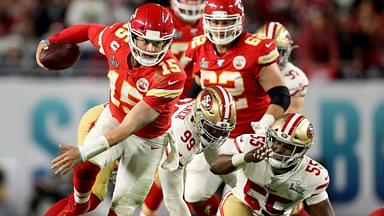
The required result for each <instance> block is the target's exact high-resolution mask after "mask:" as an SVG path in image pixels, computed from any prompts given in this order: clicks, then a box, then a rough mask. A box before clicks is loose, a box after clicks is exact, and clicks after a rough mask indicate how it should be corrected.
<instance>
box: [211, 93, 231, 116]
mask: <svg viewBox="0 0 384 216" xmlns="http://www.w3.org/2000/svg"><path fill="white" fill-rule="evenodd" d="M215 88H217V89H218V91H217V92H218V93H219V95H220V97H221V100H222V101H224V104H222V109H221V115H220V116H221V117H222V118H221V120H222V121H228V120H229V117H230V116H231V106H232V97H231V95H229V93H228V92H227V91H226V90H225V89H224V88H223V87H221V86H216V87H215Z"/></svg>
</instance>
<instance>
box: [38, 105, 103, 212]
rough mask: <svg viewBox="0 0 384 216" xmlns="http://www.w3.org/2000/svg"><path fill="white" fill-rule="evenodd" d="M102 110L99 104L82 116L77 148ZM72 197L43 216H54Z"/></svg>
mask: <svg viewBox="0 0 384 216" xmlns="http://www.w3.org/2000/svg"><path fill="white" fill-rule="evenodd" d="M103 109H104V104H100V105H97V106H94V107H92V108H90V109H89V110H87V111H86V112H85V113H84V114H83V116H82V117H81V120H80V123H79V126H78V130H77V144H78V146H82V145H83V141H84V138H85V136H86V135H87V134H88V132H89V130H90V129H91V128H92V127H93V126H94V124H95V122H96V120H97V118H98V117H99V115H100V113H101V112H102V111H103ZM71 197H73V193H71V194H70V195H69V196H67V197H65V198H63V199H62V200H60V201H58V202H56V203H55V204H54V205H52V206H51V207H50V208H49V209H48V210H47V212H46V213H45V214H44V215H45V216H56V215H58V214H59V212H60V211H61V210H63V209H64V207H65V206H66V205H67V202H68V200H69V199H70V198H71Z"/></svg>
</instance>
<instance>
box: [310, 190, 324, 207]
mask: <svg viewBox="0 0 384 216" xmlns="http://www.w3.org/2000/svg"><path fill="white" fill-rule="evenodd" d="M326 199H328V193H327V191H325V190H323V191H322V192H320V193H318V194H313V195H312V196H310V197H309V198H307V199H305V202H306V203H307V205H315V204H317V203H320V202H321V201H324V200H326Z"/></svg>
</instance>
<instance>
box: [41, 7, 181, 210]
mask: <svg viewBox="0 0 384 216" xmlns="http://www.w3.org/2000/svg"><path fill="white" fill-rule="evenodd" d="M174 31H175V30H174V25H173V21H172V18H171V16H170V14H169V12H168V10H166V9H165V8H163V7H162V6H160V5H158V4H144V5H142V6H140V7H139V8H137V9H136V11H135V13H134V14H133V15H132V16H131V19H130V20H129V22H128V23H116V24H113V25H111V26H102V25H97V24H84V25H74V26H71V27H69V28H67V29H64V30H63V31H61V32H59V33H57V34H55V35H53V36H51V37H49V38H48V42H49V43H55V42H60V41H65V42H70V43H80V42H83V41H87V40H89V41H90V42H91V43H92V44H93V45H94V46H95V47H96V48H97V49H98V50H99V52H100V53H102V54H104V55H105V56H106V58H107V59H108V63H109V72H108V78H109V80H110V101H109V105H108V106H107V107H106V108H105V109H104V110H103V112H102V113H101V114H100V116H99V118H98V120H97V121H96V123H95V126H94V127H93V128H92V129H91V130H90V132H89V134H88V135H87V137H86V138H85V140H84V146H83V147H81V148H80V149H79V148H78V147H74V146H66V145H61V150H63V153H62V154H61V155H59V156H58V157H56V158H55V159H54V160H53V161H52V169H53V170H55V173H59V174H65V173H67V172H68V171H70V170H71V169H72V167H74V166H75V167H74V174H73V175H74V176H73V183H74V189H75V190H74V195H73V197H72V198H71V199H69V200H68V203H67V205H66V207H65V208H64V209H63V211H61V212H60V213H59V214H58V215H67V216H68V215H79V214H82V213H84V212H86V211H87V210H88V208H89V197H90V191H91V188H92V185H93V183H94V181H95V177H96V175H97V173H98V172H99V170H100V168H99V167H101V168H102V167H105V166H106V165H108V164H109V163H110V162H113V161H115V160H116V159H118V158H120V162H119V169H118V171H117V177H116V178H117V179H116V186H115V190H114V193H113V198H112V206H111V210H110V215H132V214H133V212H134V210H135V208H136V207H137V205H139V204H140V203H142V201H143V199H144V197H145V195H146V194H147V192H148V190H149V187H150V185H151V182H152V179H153V176H154V174H155V172H156V170H157V167H158V164H159V162H160V159H161V156H162V153H163V149H164V146H163V145H164V143H166V139H167V137H168V136H167V133H166V132H167V130H168V129H169V127H170V124H171V115H172V112H173V106H174V104H175V102H176V101H177V98H178V96H179V95H180V94H181V93H182V91H183V86H184V81H185V78H186V75H185V73H184V70H183V69H182V68H181V66H180V65H179V63H178V61H177V59H176V58H175V57H174V56H173V54H172V53H171V52H169V51H168V49H169V46H170V44H171V43H172V38H173V35H174ZM46 43H47V42H42V43H40V44H39V46H38V48H37V51H36V56H39V54H40V52H41V50H42V49H45V48H46V47H47V44H46ZM36 59H38V58H36ZM38 64H39V62H38ZM117 144H119V145H117ZM112 146H113V147H112ZM106 150H108V151H106ZM102 152H103V153H102ZM80 162H83V163H80Z"/></svg>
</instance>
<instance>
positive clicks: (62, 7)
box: [0, 0, 384, 80]
mask: <svg viewBox="0 0 384 216" xmlns="http://www.w3.org/2000/svg"><path fill="white" fill-rule="evenodd" d="M142 2H144V0H108V1H104V0H2V1H0V75H29V76H41V75H46V74H47V73H45V72H44V71H42V70H41V69H38V68H37V65H36V63H35V61H34V52H35V48H36V45H37V43H38V41H40V40H41V39H44V38H45V37H46V35H48V34H51V33H53V32H56V31H58V30H60V29H62V28H64V27H65V26H67V25H73V24H77V23H86V22H95V23H103V24H110V23H113V22H114V21H116V20H119V21H125V20H128V18H129V17H130V15H131V14H132V12H133V11H132V10H133V8H135V7H136V6H137V5H138V4H141V3H142ZM152 2H156V1H152ZM157 2H158V3H161V4H163V5H166V4H168V1H167V0H163V1H157ZM244 3H245V10H246V14H248V17H247V19H246V23H245V25H246V29H247V30H248V31H251V32H254V31H255V30H256V29H257V28H258V27H259V26H261V25H262V24H263V23H264V22H265V21H279V22H281V23H283V24H284V25H285V26H287V28H288V30H289V31H290V32H291V33H292V37H293V39H294V41H295V43H296V45H298V48H297V49H295V51H294V52H293V56H292V58H293V62H295V63H296V64H297V65H299V66H300V67H301V68H303V69H304V71H305V72H306V73H307V75H308V77H309V78H310V79H312V80H313V79H318V80H335V79H367V78H382V77H384V28H383V27H384V1H382V0H364V1H363V0H333V1H331V0H245V1H244ZM88 46H90V45H89V44H88V45H87V44H84V45H83V46H82V47H81V49H82V55H81V59H82V60H81V61H79V62H78V63H77V64H76V66H74V67H73V68H71V69H69V70H66V71H56V72H53V73H49V75H58V76H72V75H76V76H103V75H105V68H106V63H105V61H104V60H103V57H102V56H100V54H98V53H96V52H95V50H94V49H89V47H88Z"/></svg>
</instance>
